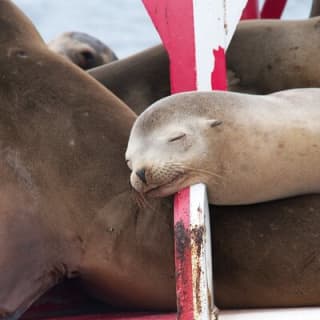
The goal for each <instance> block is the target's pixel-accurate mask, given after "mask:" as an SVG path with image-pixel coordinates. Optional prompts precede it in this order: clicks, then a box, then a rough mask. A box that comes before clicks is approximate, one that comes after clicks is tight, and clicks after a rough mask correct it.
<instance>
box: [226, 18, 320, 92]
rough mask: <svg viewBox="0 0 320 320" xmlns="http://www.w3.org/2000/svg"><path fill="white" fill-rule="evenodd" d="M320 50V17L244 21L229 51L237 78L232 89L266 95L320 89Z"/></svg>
mask: <svg viewBox="0 0 320 320" xmlns="http://www.w3.org/2000/svg"><path fill="white" fill-rule="evenodd" d="M319 47H320V17H317V18H312V19H306V20H287V21H281V20H248V21H243V22H241V23H239V25H238V27H237V30H236V32H235V34H234V36H233V38H232V41H231V43H230V46H229V48H228V50H227V52H226V59H227V67H228V70H229V72H232V74H233V77H234V78H235V80H234V81H232V83H230V85H229V90H230V91H237V92H242V93H243V92H247V93H254V94H267V93H271V92H276V91H280V90H286V89H294V88H308V87H320V79H319V77H318V74H319V72H320V67H319V65H318V63H317V62H316V61H318V59H319V58H320V50H319ZM318 68H319V69H318ZM237 79H238V81H237Z"/></svg>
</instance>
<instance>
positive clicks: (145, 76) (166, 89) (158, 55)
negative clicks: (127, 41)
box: [88, 45, 170, 114]
mask: <svg viewBox="0 0 320 320" xmlns="http://www.w3.org/2000/svg"><path fill="white" fill-rule="evenodd" d="M88 72H89V74H90V75H91V76H92V77H94V78H95V79H97V80H98V81H99V82H101V83H102V84H103V85H104V86H105V87H107V88H108V89H109V90H111V91H112V92H113V93H114V94H115V95H116V96H118V97H119V98H120V99H122V100H123V101H124V102H125V103H126V104H127V105H128V106H129V107H130V108H131V109H132V110H133V111H134V112H135V113H137V114H140V113H141V112H142V111H143V110H145V109H146V108H147V107H148V106H149V105H150V104H152V103H153V102H155V101H156V100H159V99H160V98H162V97H165V96H168V95H170V83H169V60H168V56H167V53H166V51H165V50H164V48H163V46H162V45H158V46H156V47H153V48H151V49H147V50H144V51H142V52H140V53H137V54H135V55H133V56H130V57H128V58H125V59H121V60H119V61H116V62H113V63H110V64H108V65H105V66H101V67H97V68H94V69H91V70H89V71H88Z"/></svg>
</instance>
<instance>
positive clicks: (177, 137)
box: [168, 133, 186, 142]
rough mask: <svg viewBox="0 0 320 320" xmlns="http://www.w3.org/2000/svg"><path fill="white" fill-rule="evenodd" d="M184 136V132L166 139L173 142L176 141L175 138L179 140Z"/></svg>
mask: <svg viewBox="0 0 320 320" xmlns="http://www.w3.org/2000/svg"><path fill="white" fill-rule="evenodd" d="M185 136H186V134H185V133H181V134H179V135H177V136H175V137H173V138H171V139H169V140H168V141H169V142H174V141H177V140H180V139H182V138H184V137H185Z"/></svg>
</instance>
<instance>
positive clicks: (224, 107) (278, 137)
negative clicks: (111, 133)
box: [126, 88, 320, 205]
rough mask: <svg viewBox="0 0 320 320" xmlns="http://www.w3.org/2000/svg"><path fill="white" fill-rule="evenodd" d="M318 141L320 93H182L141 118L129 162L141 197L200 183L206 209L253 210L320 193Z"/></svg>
mask: <svg viewBox="0 0 320 320" xmlns="http://www.w3.org/2000/svg"><path fill="white" fill-rule="evenodd" d="M319 137H320V89H312V88H310V89H296V90H287V91H282V92H279V93H275V94H271V95H268V96H256V95H248V94H237V93H231V92H229V93H227V92H192V93H182V94H177V95H173V96H171V97H168V98H164V99H162V100H160V101H158V102H156V103H155V104H153V105H152V106H151V107H150V108H148V109H147V110H146V111H145V112H144V113H142V114H141V115H140V116H139V117H138V119H137V121H136V122H135V124H134V126H133V129H132V132H131V135H130V139H129V143H128V148H127V152H126V157H127V160H128V161H129V165H130V166H131V168H132V174H131V183H132V186H133V187H134V188H136V190H137V191H139V192H143V193H147V194H149V195H150V196H167V195H170V194H173V193H175V192H177V191H178V190H180V189H182V188H184V187H186V186H188V185H191V184H194V183H198V182H204V183H206V184H207V186H208V192H209V201H210V203H214V204H220V205H221V204H223V205H235V204H250V203H256V202H262V201H268V200H273V199H279V198H284V197H290V196H294V195H299V194H307V193H318V192H320V171H319V170H318V169H317V167H318V163H319V161H320V145H319ZM142 173H143V175H144V177H141V175H142Z"/></svg>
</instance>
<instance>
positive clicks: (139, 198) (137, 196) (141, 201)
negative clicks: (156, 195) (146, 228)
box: [132, 188, 156, 212]
mask: <svg viewBox="0 0 320 320" xmlns="http://www.w3.org/2000/svg"><path fill="white" fill-rule="evenodd" d="M132 191H133V198H134V200H135V202H136V204H137V205H138V207H139V208H140V209H146V208H148V209H150V210H151V211H153V212H155V211H156V210H155V209H154V207H153V206H152V205H151V203H150V201H148V199H147V198H146V197H145V195H144V194H143V193H140V192H137V191H136V190H135V189H133V188H132Z"/></svg>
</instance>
